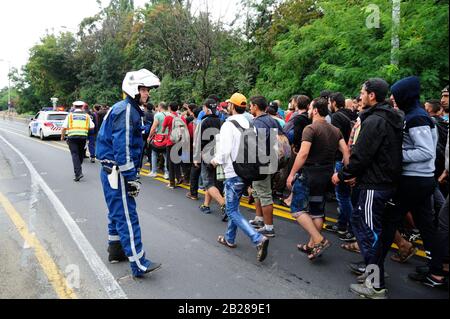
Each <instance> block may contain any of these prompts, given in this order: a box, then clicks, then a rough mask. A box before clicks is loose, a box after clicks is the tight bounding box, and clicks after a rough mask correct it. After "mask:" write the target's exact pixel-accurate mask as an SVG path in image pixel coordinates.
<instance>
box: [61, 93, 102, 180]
mask: <svg viewBox="0 0 450 319" xmlns="http://www.w3.org/2000/svg"><path fill="white" fill-rule="evenodd" d="M84 105H86V103H85V102H83V101H76V102H74V103H73V107H74V110H73V112H71V113H69V114H68V115H67V117H66V119H65V121H64V124H63V126H62V132H61V141H64V139H65V135H66V132H67V144H68V145H69V149H70V154H71V155H72V163H73V169H74V172H75V178H74V179H73V180H74V181H75V182H79V181H80V180H81V179H82V178H83V177H84V176H83V170H82V168H81V164H82V163H83V159H84V148H85V146H86V139H87V137H88V132H89V129H93V128H94V127H95V125H94V123H93V122H92V121H91V117H90V116H89V114H86V113H85V112H84V111H83V109H82V108H83V106H84Z"/></svg>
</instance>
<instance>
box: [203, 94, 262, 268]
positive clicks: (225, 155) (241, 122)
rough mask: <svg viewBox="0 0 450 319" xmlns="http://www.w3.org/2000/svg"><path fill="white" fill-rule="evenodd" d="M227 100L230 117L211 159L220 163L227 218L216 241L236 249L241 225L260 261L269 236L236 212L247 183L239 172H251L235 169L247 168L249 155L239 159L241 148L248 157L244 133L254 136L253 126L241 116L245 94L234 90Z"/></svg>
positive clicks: (212, 162)
mask: <svg viewBox="0 0 450 319" xmlns="http://www.w3.org/2000/svg"><path fill="white" fill-rule="evenodd" d="M229 101H230V106H229V111H230V114H231V116H230V117H229V118H228V120H227V121H226V122H225V123H224V124H223V125H222V128H221V129H220V141H221V143H220V145H219V147H218V148H217V151H216V154H215V156H214V159H213V160H212V161H211V164H212V165H214V166H217V165H222V166H223V170H224V173H225V185H224V186H225V197H226V213H227V215H228V217H229V221H228V227H227V231H226V233H225V236H219V237H218V238H217V241H218V242H219V243H220V244H222V245H224V246H225V247H228V248H236V247H237V245H236V243H235V242H236V235H237V229H238V228H240V229H241V230H242V231H243V232H244V233H245V234H246V235H247V236H248V237H249V238H250V239H251V241H252V243H253V245H255V246H256V250H257V255H256V259H257V261H259V262H262V261H264V259H265V258H266V256H267V250H268V246H269V239H268V238H267V237H265V236H264V235H262V234H260V233H258V232H257V231H256V230H255V229H254V228H253V227H252V226H251V225H250V224H249V222H248V221H247V220H246V219H245V218H244V216H242V214H241V213H240V211H239V205H240V203H239V201H240V198H241V196H242V193H243V192H244V190H245V186H246V183H245V180H244V179H243V176H240V175H247V176H250V175H252V174H245V170H239V172H237V171H236V168H239V169H241V168H246V167H248V165H246V163H248V158H247V161H245V160H244V161H243V162H244V163H242V161H241V158H240V157H241V156H242V153H241V152H242V147H244V152H243V153H246V152H245V151H247V156H248V155H249V154H248V149H247V150H246V149H245V145H244V144H245V142H244V139H243V138H242V137H243V134H248V133H249V132H248V131H252V132H253V136H255V131H254V127H253V126H252V125H251V124H250V123H249V121H248V120H247V119H246V117H245V116H244V115H243V114H244V113H245V110H246V107H247V99H246V97H245V96H244V95H242V94H240V93H235V94H233V96H232V97H231V98H230V100H229ZM244 136H246V135H244ZM249 136H250V135H249ZM247 141H248V139H247ZM247 145H248V144H247ZM239 162H240V163H239ZM238 173H239V174H240V175H239V174H238ZM249 173H251V172H249Z"/></svg>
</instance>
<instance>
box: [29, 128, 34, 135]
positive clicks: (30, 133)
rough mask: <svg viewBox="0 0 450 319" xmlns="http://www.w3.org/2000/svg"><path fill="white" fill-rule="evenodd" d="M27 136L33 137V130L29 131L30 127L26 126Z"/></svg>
mask: <svg viewBox="0 0 450 319" xmlns="http://www.w3.org/2000/svg"><path fill="white" fill-rule="evenodd" d="M28 136H29V137H33V132H32V131H31V128H28Z"/></svg>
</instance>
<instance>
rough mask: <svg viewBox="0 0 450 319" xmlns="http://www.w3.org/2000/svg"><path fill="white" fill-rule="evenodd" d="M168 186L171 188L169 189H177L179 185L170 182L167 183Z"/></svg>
mask: <svg viewBox="0 0 450 319" xmlns="http://www.w3.org/2000/svg"><path fill="white" fill-rule="evenodd" d="M167 188H169V189H175V188H177V186H176V185H172V184H168V185H167Z"/></svg>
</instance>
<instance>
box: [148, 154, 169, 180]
mask: <svg viewBox="0 0 450 319" xmlns="http://www.w3.org/2000/svg"><path fill="white" fill-rule="evenodd" d="M158 155H159V153H158V152H156V151H154V150H152V173H156V172H157V171H158ZM163 155H164V174H169V170H168V169H167V160H166V159H167V158H166V152H164V153H163Z"/></svg>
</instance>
